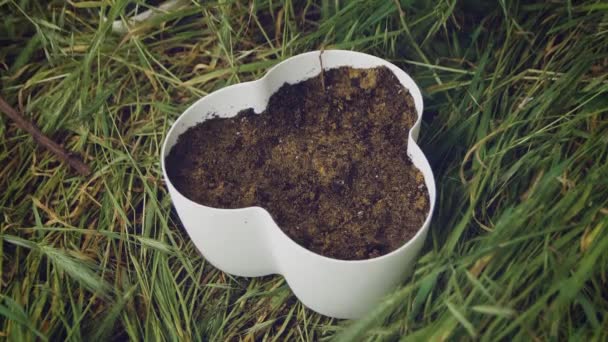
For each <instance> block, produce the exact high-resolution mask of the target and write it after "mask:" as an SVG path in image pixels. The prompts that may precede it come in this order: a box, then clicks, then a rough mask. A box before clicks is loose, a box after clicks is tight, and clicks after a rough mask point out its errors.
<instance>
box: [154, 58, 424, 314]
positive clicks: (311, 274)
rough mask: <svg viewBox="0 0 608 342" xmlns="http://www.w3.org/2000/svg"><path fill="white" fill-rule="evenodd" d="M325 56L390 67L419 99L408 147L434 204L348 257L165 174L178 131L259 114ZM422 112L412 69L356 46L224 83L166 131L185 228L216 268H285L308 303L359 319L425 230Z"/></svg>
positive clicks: (393, 283) (407, 264)
mask: <svg viewBox="0 0 608 342" xmlns="http://www.w3.org/2000/svg"><path fill="white" fill-rule="evenodd" d="M319 55H321V58H322V60H323V63H322V64H323V67H324V68H325V69H331V68H337V67H342V66H350V67H354V68H372V67H377V66H386V67H388V68H389V69H390V70H392V71H393V73H394V74H395V75H396V76H397V78H398V79H399V81H400V82H401V84H403V86H404V87H405V88H407V89H409V91H410V94H411V95H412V97H413V98H414V103H415V107H416V111H417V113H418V120H417V121H416V123H415V125H414V126H413V128H412V129H411V131H410V134H409V139H408V148H407V154H408V155H409V156H410V158H411V160H412V162H413V163H414V165H415V166H416V167H418V168H419V169H420V170H421V171H422V174H423V175H424V180H425V182H426V187H427V189H428V191H429V197H430V206H429V207H430V209H429V213H428V216H427V217H426V220H425V221H424V224H423V225H422V227H420V230H419V231H418V233H417V234H416V235H415V236H414V237H413V238H412V239H411V240H409V241H408V242H406V243H405V244H404V245H403V246H401V247H400V248H399V249H397V250H395V251H393V252H391V253H389V254H386V255H383V256H380V257H377V258H373V259H367V260H353V261H347V260H337V259H332V258H328V257H324V256H322V255H319V254H316V253H314V252H311V251H309V250H307V249H306V248H304V247H302V246H300V245H298V244H297V243H295V242H294V241H293V240H291V239H290V238H289V237H288V236H287V235H285V233H283V231H282V230H281V229H280V228H279V227H278V226H277V224H276V223H275V222H274V220H273V219H272V217H271V216H270V214H269V213H268V212H267V211H266V210H265V209H263V208H261V207H249V208H240V209H217V208H211V207H207V206H204V205H201V204H198V203H195V202H193V201H191V200H189V199H188V198H186V197H184V196H183V195H182V194H180V193H179V192H178V191H177V190H176V189H175V187H174V186H173V184H171V180H170V179H169V178H168V176H167V169H166V165H165V157H166V156H167V155H168V154H169V151H170V150H171V148H172V147H173V145H175V143H176V142H177V138H178V136H179V135H180V134H182V133H184V132H185V131H186V130H187V129H188V128H190V127H192V126H194V125H196V124H198V123H200V122H202V121H204V120H206V119H208V118H210V117H211V116H212V115H217V116H219V117H225V118H227V117H232V116H235V115H236V114H237V113H238V112H239V111H241V110H243V109H246V108H254V110H255V112H256V113H261V112H262V111H263V110H264V109H265V108H266V105H267V103H268V99H269V97H270V96H271V95H272V94H273V93H275V92H276V91H277V90H278V89H279V87H281V85H283V84H284V83H286V82H287V83H297V82H300V81H303V80H306V79H308V78H311V77H314V76H316V75H318V74H319V73H320V71H321V64H320V61H319ZM421 114H422V96H421V94H420V90H419V89H418V87H417V86H416V84H415V83H414V81H413V80H412V79H411V78H410V77H409V76H408V74H407V73H405V72H404V71H403V70H401V69H399V68H398V67H396V66H395V65H393V64H391V63H389V62H387V61H385V60H383V59H380V58H378V57H374V56H371V55H367V54H364V53H359V52H353V51H342V50H326V51H323V52H322V53H321V52H319V51H313V52H308V53H304V54H301V55H297V56H294V57H291V58H289V59H287V60H285V61H283V62H281V63H279V64H278V65H276V66H275V67H273V68H272V69H271V70H270V71H268V73H267V74H266V75H265V76H264V77H262V78H261V79H259V80H257V81H254V82H246V83H240V84H236V85H233V86H229V87H226V88H223V89H220V90H218V91H215V92H213V93H211V94H209V95H207V96H205V97H203V98H202V99H200V100H198V101H197V102H195V103H194V104H193V105H192V106H190V108H188V109H187V110H186V111H185V112H184V113H183V114H182V115H181V116H180V117H179V118H178V119H177V121H176V122H175V123H174V124H173V126H172V127H171V129H170V130H169V133H168V134H167V138H166V140H165V142H164V145H163V149H162V159H161V163H162V169H163V174H164V177H165V181H166V183H167V187H168V189H169V193H170V195H171V199H172V200H173V204H174V205H175V208H176V210H177V213H178V215H179V218H180V219H181V221H182V223H183V225H184V227H185V228H186V230H187V232H188V234H189V235H190V237H191V238H192V241H193V242H194V244H195V245H196V247H197V248H198V249H199V251H200V252H201V253H202V254H203V256H204V257H205V258H206V259H207V260H208V261H209V262H210V263H211V264H213V265H214V266H215V267H217V268H219V269H220V270H222V271H224V272H226V273H230V274H233V275H236V276H243V277H259V276H265V275H269V274H282V275H283V276H284V277H285V279H286V280H287V283H288V284H289V286H290V287H291V289H292V291H293V293H294V294H295V295H296V297H298V299H299V300H300V301H301V302H302V303H303V304H304V305H306V306H307V307H309V308H310V309H312V310H314V311H316V312H319V313H321V314H323V315H327V316H332V317H336V318H358V317H361V316H362V315H364V314H365V313H366V312H368V311H369V310H370V309H371V308H372V307H373V306H374V305H375V304H377V303H378V302H379V301H380V299H381V298H382V297H383V296H385V295H386V294H388V293H389V292H391V291H392V290H393V289H395V288H396V287H397V286H398V285H399V284H400V283H401V282H403V281H404V279H405V278H406V277H407V276H408V274H409V273H410V272H411V270H412V267H413V266H414V263H415V260H416V256H417V255H418V252H419V251H420V249H421V248H422V245H423V244H424V240H425V238H426V235H427V231H428V227H429V223H430V221H431V214H432V212H433V207H434V205H435V195H436V194H435V181H434V179H433V172H432V171H431V167H430V165H429V163H428V161H427V159H426V157H425V156H424V154H423V152H422V150H420V147H418V145H417V144H416V139H417V138H418V132H419V130H420V121H421Z"/></svg>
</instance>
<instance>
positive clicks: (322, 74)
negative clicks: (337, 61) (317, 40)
mask: <svg viewBox="0 0 608 342" xmlns="http://www.w3.org/2000/svg"><path fill="white" fill-rule="evenodd" d="M323 51H325V46H322V47H321V53H319V63H320V64H321V86H322V87H323V91H325V69H324V68H323V58H322V57H323Z"/></svg>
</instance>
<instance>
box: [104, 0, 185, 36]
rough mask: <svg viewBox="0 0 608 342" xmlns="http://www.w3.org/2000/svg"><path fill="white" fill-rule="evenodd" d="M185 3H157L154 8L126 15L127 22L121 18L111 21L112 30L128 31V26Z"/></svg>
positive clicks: (170, 0) (117, 31)
mask: <svg viewBox="0 0 608 342" xmlns="http://www.w3.org/2000/svg"><path fill="white" fill-rule="evenodd" d="M185 3H187V0H168V1H165V2H163V3H161V4H159V5H158V6H157V7H155V8H151V9H148V10H145V11H143V12H141V13H139V14H136V15H133V16H131V17H128V18H127V19H126V20H127V22H124V21H122V20H114V21H113V22H112V31H113V32H116V33H126V32H128V31H129V26H131V25H137V24H139V23H142V22H145V21H147V20H151V19H154V18H156V17H158V16H160V15H162V14H163V13H166V12H169V11H172V10H175V9H177V8H178V7H180V6H181V5H183V4H185Z"/></svg>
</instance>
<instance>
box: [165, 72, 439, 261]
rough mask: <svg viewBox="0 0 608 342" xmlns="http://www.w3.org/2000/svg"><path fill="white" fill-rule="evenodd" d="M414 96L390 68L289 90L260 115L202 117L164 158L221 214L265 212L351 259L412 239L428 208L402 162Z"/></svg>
mask: <svg viewBox="0 0 608 342" xmlns="http://www.w3.org/2000/svg"><path fill="white" fill-rule="evenodd" d="M416 118H417V116H416V111H415V108H414V100H413V98H412V97H411V95H410V94H409V92H408V90H407V89H405V88H404V87H403V86H402V85H401V84H400V83H399V81H398V80H397V78H396V76H395V75H394V74H393V73H392V72H391V71H390V70H389V69H387V68H385V67H381V68H374V69H353V68H346V67H344V68H337V69H331V70H326V71H325V72H324V74H323V77H321V76H317V77H314V78H312V79H309V80H306V81H303V82H301V83H297V84H292V85H289V84H285V85H283V86H282V87H281V88H280V89H279V90H278V91H277V92H276V93H275V94H274V95H272V96H271V98H270V101H269V104H268V106H267V108H266V110H265V111H264V112H263V113H261V114H255V113H254V111H253V109H247V110H243V111H241V112H240V113H238V115H237V116H235V117H232V118H228V119H221V118H214V119H210V120H207V121H204V122H202V123H200V124H198V125H196V126H194V127H192V128H190V129H188V130H187V131H186V132H185V133H184V134H182V135H181V136H180V137H179V139H178V142H177V144H176V145H175V146H174V147H173V148H172V150H171V152H170V154H169V156H168V157H167V159H166V165H167V172H168V175H169V178H170V179H171V182H172V183H173V184H174V185H175V187H176V188H177V190H178V191H179V192H180V193H182V194H183V195H185V196H186V197H188V198H189V199H191V200H193V201H195V202H198V203H201V204H203V205H207V206H212V207H218V208H241V207H248V206H261V207H263V208H265V209H267V210H268V211H269V212H270V214H271V215H272V217H273V218H274V219H275V220H276V222H277V224H278V225H279V227H280V228H281V229H282V230H283V231H284V232H285V233H286V234H287V235H288V236H289V237H291V238H292V239H293V240H294V241H296V242H297V243H298V244H300V245H302V246H304V247H305V248H308V249H309V250H312V251H314V252H316V253H319V254H321V255H325V256H328V257H332V258H337V259H345V260H357V259H367V258H373V257H377V256H380V255H383V254H386V253H389V252H391V251H393V250H395V249H397V248H399V247H400V246H402V245H403V244H404V243H405V242H406V241H407V240H409V239H410V238H412V237H413V236H414V235H415V234H416V232H417V231H418V229H419V228H420V227H421V225H422V223H423V222H424V219H425V217H426V215H427V214H428V211H429V198H428V193H427V189H426V186H425V183H424V178H423V176H422V173H421V172H420V171H419V170H418V169H417V168H416V167H415V166H414V165H413V164H412V162H411V161H410V159H409V158H408V156H407V138H408V133H409V130H410V128H411V127H412V125H413V124H414V122H415V121H416Z"/></svg>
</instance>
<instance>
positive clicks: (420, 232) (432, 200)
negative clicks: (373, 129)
mask: <svg viewBox="0 0 608 342" xmlns="http://www.w3.org/2000/svg"><path fill="white" fill-rule="evenodd" d="M328 53H347V54H354V55H359V56H363V57H366V58H370V59H375V60H378V61H380V62H381V64H382V65H384V66H387V67H390V69H391V71H392V72H393V73H395V70H399V71H400V72H401V73H403V74H402V75H401V76H405V78H407V79H409V80H411V81H412V84H413V85H414V88H409V87H406V86H405V85H403V84H402V86H403V87H404V88H406V89H408V91H409V92H410V94H411V96H412V97H413V98H414V99H416V97H418V98H419V99H420V110H418V108H416V114H417V115H418V118H417V119H416V121H415V122H414V125H413V126H412V127H411V128H410V130H409V132H408V141H409V142H412V141H413V142H414V145H415V148H417V149H419V150H420V152H421V153H422V155H423V156H424V158H425V159H426V162H427V164H429V173H430V175H429V177H430V180H429V181H428V182H426V181H425V183H426V184H425V185H427V194H428V196H429V210H428V212H427V214H426V217H425V220H424V222H423V223H422V224H421V225H420V228H419V229H418V231H417V232H416V234H415V235H414V236H412V237H411V238H410V239H408V240H407V241H405V242H403V244H402V245H401V246H400V247H399V248H397V249H395V250H393V251H391V252H389V253H387V254H384V255H381V256H378V257H374V258H368V259H359V260H345V259H336V258H331V257H328V256H324V255H322V254H319V253H316V252H313V251H311V250H309V249H308V248H306V247H304V246H301V245H300V244H298V243H297V242H295V241H294V240H293V239H292V238H291V237H289V236H288V235H287V234H286V233H285V232H284V231H283V230H282V229H281V228H280V226H279V225H278V224H277V223H276V221H274V218H273V219H272V220H273V222H274V224H275V226H276V228H277V230H278V231H279V232H280V234H282V236H283V237H285V238H287V240H288V241H290V243H291V244H292V245H293V247H294V248H298V249H300V250H302V251H304V252H305V253H306V254H307V255H310V257H316V258H322V259H324V261H329V262H336V263H348V264H365V263H373V262H380V261H382V260H384V259H387V258H391V257H395V256H397V255H398V254H400V253H401V252H403V251H404V250H405V249H407V248H408V247H409V246H410V245H411V244H412V243H413V241H415V240H418V239H420V237H421V236H423V234H424V231H425V230H426V229H424V228H425V227H427V226H428V225H429V224H430V220H431V217H432V214H433V210H434V208H435V201H436V196H432V195H431V192H433V193H435V191H436V190H435V178H434V174H433V170H432V168H431V167H430V163H428V158H427V157H426V155H425V154H424V152H423V151H422V149H421V148H420V146H418V144H417V142H416V139H414V137H413V136H412V131H414V130H415V129H418V128H419V126H420V123H421V121H422V112H423V100H422V94H421V92H420V89H419V88H418V85H417V84H416V83H415V82H414V80H413V79H412V78H411V77H410V76H409V75H408V74H407V73H406V72H405V71H404V70H402V69H401V68H399V67H397V66H396V65H394V64H393V63H390V62H388V61H386V60H384V59H382V58H380V57H376V56H373V55H370V54H366V53H363V52H357V51H350V50H339V49H335V50H334V49H332V50H315V51H310V52H305V53H302V54H298V55H294V56H292V57H289V58H286V59H285V60H283V61H281V62H279V63H277V64H276V65H274V66H273V67H272V68H270V69H269V70H268V71H266V73H265V74H264V76H262V77H261V78H259V79H257V80H254V81H248V82H240V83H237V84H234V85H230V86H226V87H224V88H221V89H218V90H216V91H214V92H211V93H209V94H207V95H205V96H203V97H202V98H200V99H198V100H196V101H195V102H193V103H192V104H191V105H190V106H188V108H187V109H186V110H185V111H183V112H182V114H180V116H179V117H178V118H177V119H176V120H175V122H173V124H171V128H170V129H169V131H168V132H167V134H166V135H165V138H164V141H163V144H162V148H161V167H162V171H163V178H164V180H165V182H166V184H167V186H169V187H171V188H173V189H174V190H175V193H177V194H179V195H180V196H181V197H183V199H185V200H186V201H188V202H189V203H191V204H194V205H195V206H196V207H198V208H200V209H203V210H216V211H230V212H235V213H237V212H242V211H250V210H262V211H264V212H266V213H267V214H268V215H270V213H269V212H268V211H267V210H266V209H265V208H263V207H260V206H250V207H242V208H234V209H227V208H216V207H211V206H206V205H203V204H200V203H197V202H195V201H192V200H190V199H189V198H187V197H186V196H184V195H183V194H182V193H181V192H179V191H178V190H177V188H175V187H174V186H173V183H171V180H170V178H169V176H168V174H167V170H166V165H165V158H166V155H167V152H168V147H167V142H168V141H169V139H168V138H169V137H171V136H172V135H174V134H175V133H174V131H175V130H176V129H177V127H178V126H179V124H180V123H181V121H182V120H183V119H184V118H185V117H186V116H187V115H188V114H189V113H190V111H191V110H193V108H195V107H197V105H198V104H199V103H200V102H202V101H204V100H205V98H206V97H207V96H209V95H211V94H216V93H220V92H225V91H231V90H232V89H231V88H232V87H234V86H242V85H253V84H255V83H258V82H259V83H263V81H264V80H265V79H266V78H267V77H269V75H270V74H272V73H273V72H274V70H276V69H278V67H279V66H280V65H282V64H284V63H287V62H288V61H290V60H292V59H295V58H302V57H305V56H307V55H311V54H312V55H319V54H321V56H322V54H328ZM379 64H380V63H379ZM343 66H349V65H348V64H344V65H343ZM379 66H380V65H379ZM324 70H330V68H324ZM315 76H316V75H313V76H311V77H309V78H312V77H315ZM396 76H397V75H396ZM306 79H308V78H305V79H302V80H300V81H299V82H301V81H304V80H306ZM400 83H401V82H400ZM275 92H276V91H275ZM273 94H274V93H273ZM271 95H272V94H271ZM415 107H416V106H415ZM243 109H246V108H243ZM205 120H207V119H203V120H201V121H199V122H198V123H200V122H203V121H205ZM408 156H409V153H408ZM410 158H411V157H410ZM416 168H417V169H418V170H420V167H418V166H416ZM420 171H422V170H420ZM431 188H432V189H431ZM270 217H272V215H270ZM186 230H188V228H187V227H186Z"/></svg>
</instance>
